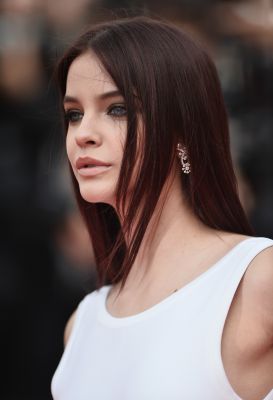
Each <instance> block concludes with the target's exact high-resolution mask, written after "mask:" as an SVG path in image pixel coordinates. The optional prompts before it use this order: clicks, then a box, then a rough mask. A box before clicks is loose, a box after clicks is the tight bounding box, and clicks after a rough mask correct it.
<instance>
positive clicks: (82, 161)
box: [76, 157, 110, 169]
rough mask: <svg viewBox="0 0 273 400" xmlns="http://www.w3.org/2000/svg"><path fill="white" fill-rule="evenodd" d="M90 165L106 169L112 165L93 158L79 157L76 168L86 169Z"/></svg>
mask: <svg viewBox="0 0 273 400" xmlns="http://www.w3.org/2000/svg"><path fill="white" fill-rule="evenodd" d="M88 165H103V166H106V167H109V166H110V164H109V163H106V162H104V161H100V160H97V159H96V158H91V157H79V158H78V159H77V161H76V168H77V169H80V168H84V167H86V166H88Z"/></svg>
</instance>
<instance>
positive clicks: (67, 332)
mask: <svg viewBox="0 0 273 400" xmlns="http://www.w3.org/2000/svg"><path fill="white" fill-rule="evenodd" d="M76 312H77V310H75V311H74V312H73V314H72V315H71V316H70V318H69V320H68V321H67V323H66V326H65V330H64V346H66V344H67V342H68V339H69V337H70V334H71V332H72V329H73V326H74V322H75V318H76Z"/></svg>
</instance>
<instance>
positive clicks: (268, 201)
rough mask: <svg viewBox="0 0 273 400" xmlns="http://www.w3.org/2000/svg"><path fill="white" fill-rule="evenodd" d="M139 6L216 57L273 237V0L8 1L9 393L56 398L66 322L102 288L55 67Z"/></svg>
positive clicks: (2, 190) (5, 351) (5, 299)
mask: <svg viewBox="0 0 273 400" xmlns="http://www.w3.org/2000/svg"><path fill="white" fill-rule="evenodd" d="M139 14H144V15H149V16H158V17H162V18H166V19H168V20H172V21H173V22H175V23H176V24H177V25H179V26H181V27H183V28H184V29H185V30H186V31H188V32H189V33H190V34H191V35H192V36H194V37H196V38H197V39H198V40H199V41H201V42H202V43H203V44H204V46H205V47H206V48H207V50H208V51H209V52H210V54H211V55H212V57H213V59H214V61H215V63H216V66H217V69H218V72H219V76H220V80H221V84H222V88H223V92H224V96H225V100H226V104H227V108H228V113H229V119H230V132H231V145H232V153H233V157H234V163H235V166H236V171H237V176H238V181H239V192H240V196H241V200H242V202H243V205H244V207H245V210H246V212H247V213H248V215H249V218H250V220H251V222H252V225H253V227H254V229H255V231H256V234H257V235H259V236H267V237H270V238H273V208H272V204H273V163H272V159H273V134H272V130H273V112H272V111H273V110H272V109H273V80H272V72H273V52H272V50H273V2H272V1H271V0H260V1H259V0H255V1H254V0H253V1H250V0H249V1H231V0H229V1H228V0H226V1H224V0H222V1H216V0H170V1H168V2H165V1H163V0H156V1H155V0H147V1H142V0H131V1H129V0H127V1H126V0H77V1H75V0H58V1H56V0H1V2H0V103H1V105H0V132H1V134H0V199H1V208H0V221H1V230H0V235H1V240H0V271H1V279H0V298H1V314H0V315H1V341H0V343H1V346H2V352H1V356H2V357H1V361H2V379H1V384H0V398H1V399H3V400H32V399H33V400H34V399H35V400H49V399H51V396H50V380H51V377H52V375H53V372H54V370H55V368H56V366H57V363H58V361H59V359H60V356H61V353H62V351H63V330H64V326H65V323H66V320H67V318H68V317H69V315H70V314H71V312H72V311H73V310H74V308H75V307H76V305H77V304H78V302H79V301H80V300H81V298H82V297H83V296H84V295H85V294H86V293H87V292H88V291H91V290H93V289H94V288H95V267H94V259H93V253H92V247H91V244H90V243H89V238H88V235H87V232H86V230H85V227H84V225H83V222H82V219H81V217H80V215H79V213H78V211H77V207H76V205H75V201H74V199H73V194H72V190H71V185H70V178H69V174H68V168H67V161H66V158H65V154H64V135H63V133H62V129H61V123H60V117H59V111H58V109H59V108H58V107H59V104H58V94H57V91H56V87H55V85H54V81H53V80H52V74H53V70H54V65H55V63H56V60H57V59H58V57H59V56H60V55H61V54H62V52H63V50H64V48H66V46H67V45H68V44H69V43H70V42H71V40H73V38H74V37H76V36H77V35H78V34H79V33H80V32H82V31H83V30H84V29H85V28H86V27H87V26H88V25H89V24H92V23H94V22H97V21H102V20H106V19H113V18H116V17H119V16H133V15H139ZM216 168H217V166H216Z"/></svg>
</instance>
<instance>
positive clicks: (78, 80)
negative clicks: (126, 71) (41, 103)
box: [66, 51, 116, 95]
mask: <svg viewBox="0 0 273 400" xmlns="http://www.w3.org/2000/svg"><path fill="white" fill-rule="evenodd" d="M84 89H85V90H88V91H89V93H94V94H97V93H103V92H105V91H107V90H113V89H116V84H115V83H114V82H113V80H112V78H111V76H110V75H109V74H108V73H107V72H106V71H105V69H104V68H103V66H102V65H101V63H100V61H99V59H98V58H97V56H96V55H95V54H94V53H92V52H91V51H88V52H86V53H84V54H81V55H80V56H79V57H77V58H76V59H75V60H74V61H73V62H72V64H71V65H70V67H69V70H68V74H67V82H66V92H67V94H71V95H72V94H73V93H72V92H74V91H83V90H84ZM90 90H91V91H90Z"/></svg>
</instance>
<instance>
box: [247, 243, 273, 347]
mask: <svg viewBox="0 0 273 400" xmlns="http://www.w3.org/2000/svg"><path fill="white" fill-rule="evenodd" d="M244 287H245V296H246V300H247V303H248V305H249V308H250V309H251V310H252V313H253V317H254V319H255V320H256V321H257V323H258V325H259V326H260V328H261V330H262V332H263V333H264V335H265V337H266V340H267V341H268V345H270V344H271V345H272V344H273V247H269V248H267V249H265V250H263V251H262V252H260V253H259V254H258V255H257V256H256V257H255V258H254V260H253V261H252V263H251V265H250V266H249V268H248V269H247V271H246V273H245V277H244Z"/></svg>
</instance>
